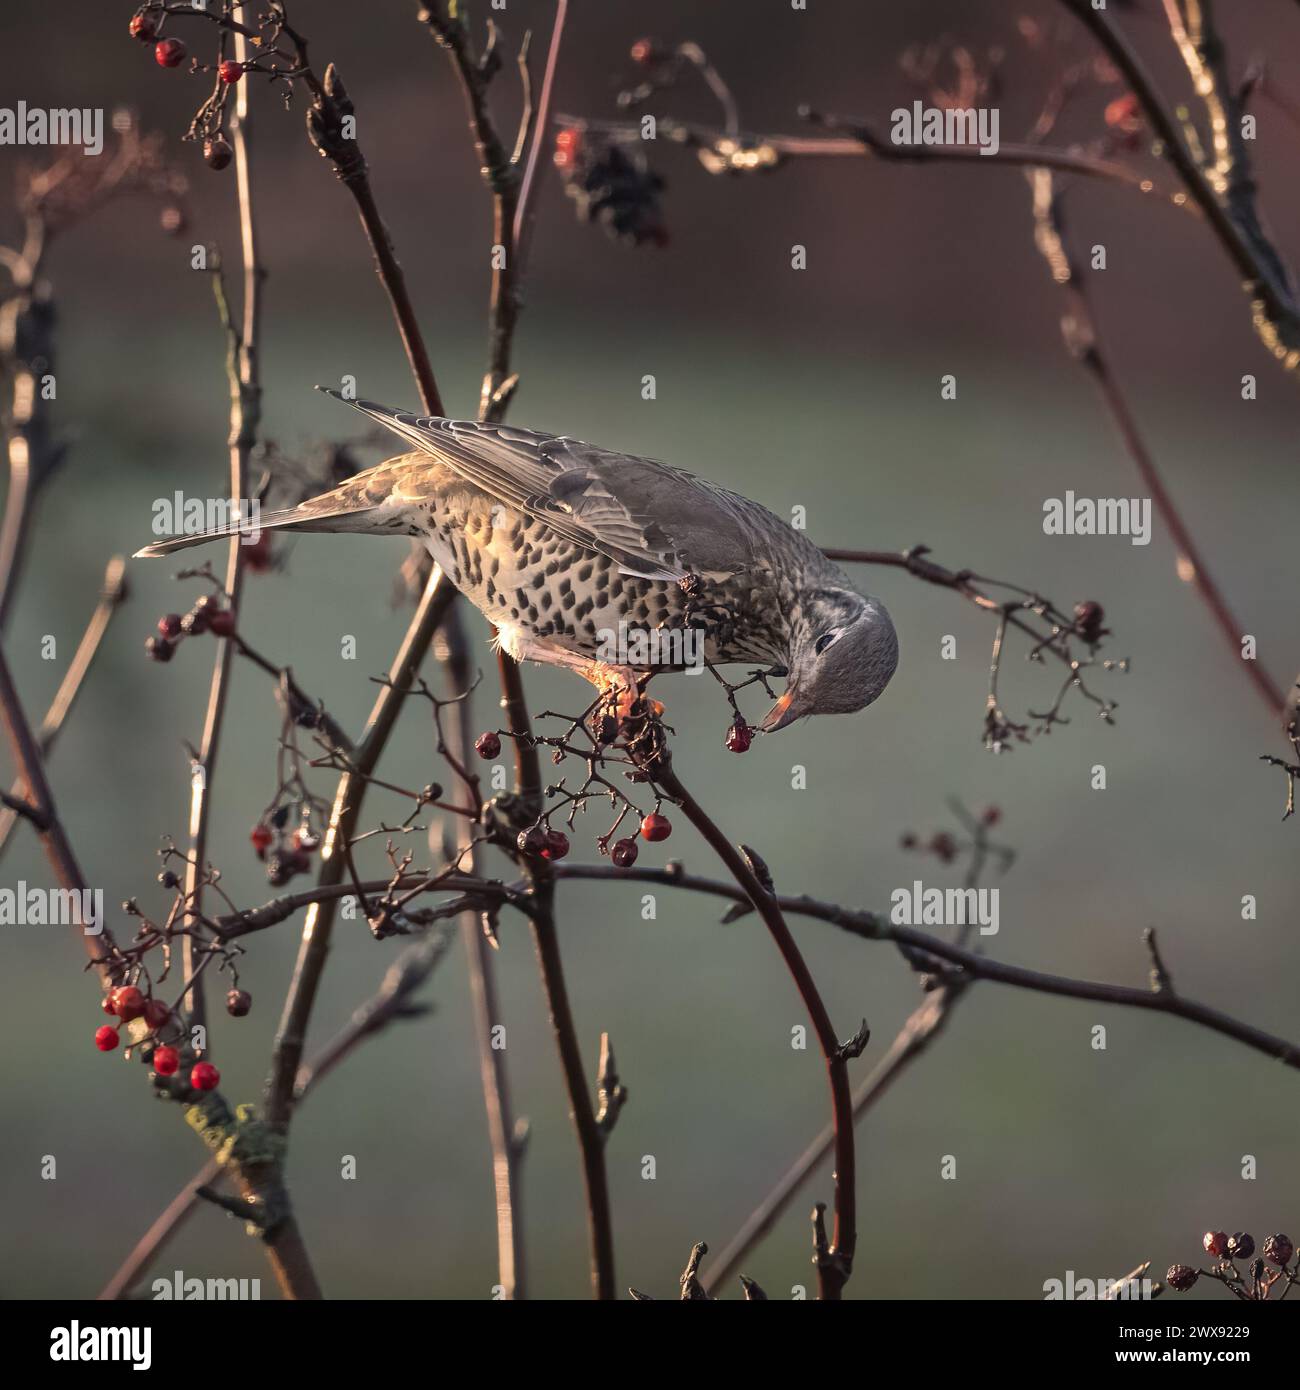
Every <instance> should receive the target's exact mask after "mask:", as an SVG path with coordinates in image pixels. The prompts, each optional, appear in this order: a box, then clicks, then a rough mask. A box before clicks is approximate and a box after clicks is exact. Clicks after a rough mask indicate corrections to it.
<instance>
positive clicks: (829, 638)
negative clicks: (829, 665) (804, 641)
mask: <svg viewBox="0 0 1300 1390" xmlns="http://www.w3.org/2000/svg"><path fill="white" fill-rule="evenodd" d="M839 635H840V634H839V633H838V632H823V633H822V635H821V636H820V637H819V638H818V639H817V641H816V642H815V643H814V644H813V651H815V652H816V653H817V655H818V656H820V655H821V654H822V653H823V652H824V651H825V650H826V648H827V647H829V646H830V645H831V643H832V642H834V641H835V639H836V638H837V637H838V636H839Z"/></svg>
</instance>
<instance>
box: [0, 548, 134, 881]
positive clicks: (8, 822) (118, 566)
mask: <svg viewBox="0 0 1300 1390" xmlns="http://www.w3.org/2000/svg"><path fill="white" fill-rule="evenodd" d="M126 593H127V587H126V561H125V559H124V558H123V557H122V556H121V555H115V556H114V557H113V558H112V559H111V560H110V561H109V562H108V568H107V569H106V570H105V571H104V582H103V585H102V587H101V589H100V594H99V602H98V603H97V604H96V605H95V611H94V612H93V613H92V614H91V616H90V622H89V623H87V625H86V630H85V632H84V633H82V636H81V641H80V642H79V643H78V644H77V650H76V652H75V653H74V654H73V657H72V662H71V664H70V665H69V667H68V669H67V671H66V672H64V676H63V679H62V681H60V682H59V688H58V690H57V691H55V694H54V699H53V700H51V701H50V705H49V708H48V709H47V710H46V711H45V718H44V719H42V720H41V727H40V728H39V729H38V730H37V731H36V745H37V748H38V749H39V750H40V754H41V758H42V759H47V758H48V757H49V755H50V750H51V749H52V748H53V747H54V743H55V740H56V739H57V738H58V736H59V733H60V731H61V730H62V728H63V724H64V721H65V720H66V719H67V717H68V715H69V714H70V713H71V712H72V707H73V705H74V704H75V703H76V700H77V696H78V695H79V694H80V693H81V689H82V686H83V685H84V684H85V680H86V676H87V674H88V672H89V671H90V667H91V664H92V663H93V662H94V660H95V655H96V653H97V652H98V651H99V646H100V643H101V642H102V641H103V640H104V636H105V634H106V633H107V632H108V626H109V624H110V623H111V622H112V620H113V615H114V614H115V613H116V612H117V610H118V609H119V608H120V607H121V606H122V603H123V602H124V601H125V599H126ZM9 791H10V795H11V796H19V795H21V793H22V782H21V781H15V782H14V784H13V786H12V787H10V789H9ZM14 820H15V816H14V812H13V811H11V810H6V811H5V812H3V813H2V814H0V853H3V851H4V847H5V845H6V844H7V843H8V840H9V834H10V831H12V830H13V827H14Z"/></svg>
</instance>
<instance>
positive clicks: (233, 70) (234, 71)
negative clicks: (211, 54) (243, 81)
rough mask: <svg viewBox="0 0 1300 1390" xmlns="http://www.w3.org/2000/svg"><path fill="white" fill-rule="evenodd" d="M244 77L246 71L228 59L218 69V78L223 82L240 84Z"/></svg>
mask: <svg viewBox="0 0 1300 1390" xmlns="http://www.w3.org/2000/svg"><path fill="white" fill-rule="evenodd" d="M243 75H244V69H243V68H242V67H241V66H240V65H239V64H238V63H236V62H235V61H234V60H233V59H230V58H227V59H226V61H225V62H224V63H222V64H221V66H220V67H219V68H218V69H217V76H218V77H219V78H220V79H221V80H222V81H223V82H238V81H239V79H240V78H241V77H243Z"/></svg>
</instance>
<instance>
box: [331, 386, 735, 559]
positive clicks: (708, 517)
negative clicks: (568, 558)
mask: <svg viewBox="0 0 1300 1390" xmlns="http://www.w3.org/2000/svg"><path fill="white" fill-rule="evenodd" d="M328 394H330V395H332V396H335V397H336V399H339V400H345V399H346V398H345V397H342V396H339V395H338V393H337V392H334V391H330V392H329V393H328ZM347 404H349V405H352V406H355V407H356V408H357V409H358V410H361V411H363V412H364V413H365V414H367V415H369V416H370V417H371V418H372V419H374V420H377V421H379V423H380V424H382V425H384V426H386V427H387V428H388V429H390V430H392V431H393V433H394V434H397V435H400V436H401V437H402V438H403V439H405V440H406V441H407V442H408V443H409V444H411V445H412V446H413V447H414V448H416V449H418V450H419V451H421V452H422V453H426V454H429V455H431V456H432V457H434V458H436V459H438V460H440V461H441V462H442V463H444V464H445V465H446V466H447V467H448V468H450V469H451V470H452V471H453V472H455V473H457V474H459V475H460V476H461V477H462V478H464V479H465V480H466V481H467V482H470V483H472V484H474V486H476V487H478V488H480V489H481V490H482V491H483V492H485V493H487V494H488V496H489V497H493V498H495V499H496V500H498V501H500V502H503V503H505V504H507V505H508V506H510V507H513V508H516V509H517V510H519V511H522V512H524V513H526V514H527V515H529V516H533V517H537V518H538V519H539V520H541V521H543V522H545V524H546V525H547V526H548V527H549V528H550V529H551V530H552V531H554V532H555V533H556V535H558V536H562V537H563V538H564V539H565V540H568V541H571V542H573V543H575V544H577V545H581V546H584V547H586V548H587V549H589V550H595V551H597V552H599V553H600V554H603V555H608V556H609V558H610V559H611V560H613V561H614V562H615V563H616V564H617V565H618V566H619V568H620V569H622V570H623V571H624V572H625V573H628V574H633V575H637V576H640V577H641V578H644V579H683V578H685V577H686V575H688V574H692V573H695V574H701V575H706V576H712V577H720V576H723V575H728V574H735V573H737V572H738V571H740V570H742V569H744V568H745V567H746V566H747V565H748V564H749V563H750V562H751V560H752V539H753V535H752V531H751V529H750V528H749V527H748V526H747V525H746V523H745V511H746V509H747V508H752V507H753V505H754V504H753V503H749V502H746V501H745V499H743V498H741V497H738V496H736V495H735V494H734V493H730V492H727V491H726V490H725V489H724V488H720V487H716V486H715V485H714V484H712V483H709V482H707V481H705V480H704V479H702V478H696V477H693V476H692V475H691V474H689V473H683V472H682V471H681V470H680V469H677V468H670V467H668V465H667V464H663V463H658V462H656V461H655V460H653V459H643V458H635V457H632V456H631V455H628V454H617V453H612V452H611V451H610V450H608V449H600V448H597V447H596V446H595V445H592V444H584V443H582V442H581V441H580V440H577V439H569V438H567V437H566V436H564V435H552V434H537V433H535V432H534V431H532V430H524V429H516V428H515V427H514V426H511V425H491V424H482V423H480V422H478V421H473V420H447V419H442V418H440V417H438V416H417V415H409V414H404V413H403V412H401V411H396V410H390V409H388V407H386V406H382V405H376V404H375V403H374V402H373V401H356V400H349V401H347Z"/></svg>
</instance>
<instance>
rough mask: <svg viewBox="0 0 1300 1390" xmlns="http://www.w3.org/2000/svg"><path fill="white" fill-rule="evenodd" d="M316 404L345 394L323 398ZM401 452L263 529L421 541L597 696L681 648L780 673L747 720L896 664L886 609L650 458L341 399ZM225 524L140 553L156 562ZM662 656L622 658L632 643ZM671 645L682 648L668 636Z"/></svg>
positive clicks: (816, 554) (528, 652)
mask: <svg viewBox="0 0 1300 1390" xmlns="http://www.w3.org/2000/svg"><path fill="white" fill-rule="evenodd" d="M329 394H330V395H334V396H336V398H337V399H340V400H342V399H344V398H343V397H341V396H338V395H337V393H336V392H330V393H329ZM348 404H351V405H354V406H355V407H356V408H357V409H358V410H361V411H364V412H365V414H367V415H369V416H370V417H371V418H372V419H374V420H378V421H379V422H380V423H381V424H383V425H385V426H387V427H388V428H389V429H390V430H392V431H393V432H394V433H395V434H397V435H400V436H401V437H402V438H403V439H404V440H406V441H407V443H408V444H410V445H411V446H412V452H410V453H405V454H401V455H399V456H398V457H396V458H392V459H389V460H388V461H387V462H386V463H381V464H379V465H377V466H376V467H374V468H370V469H367V470H366V471H365V472H364V473H358V474H357V475H356V476H355V477H354V478H349V479H348V480H347V481H346V482H344V483H342V484H340V485H339V486H338V487H336V488H334V489H333V491H331V492H327V493H324V494H323V495H322V496H320V497H314V498H312V499H310V500H309V501H306V502H303V503H302V504H301V505H299V506H297V507H293V508H290V509H288V510H285V511H274V512H270V513H267V514H264V515H263V516H261V517H260V518H258V521H257V524H258V526H260V527H263V528H291V529H294V530H298V531H355V532H361V533H363V534H366V535H376V536H413V537H416V538H418V539H419V540H421V541H423V542H424V544H425V545H426V546H427V547H428V549H429V553H430V554H431V555H432V556H433V558H434V560H436V561H437V563H438V564H439V565H441V567H442V569H443V571H444V573H445V574H446V576H447V578H448V579H450V580H451V582H452V583H453V584H454V585H455V586H456V588H457V589H459V590H460V591H461V593H463V594H464V595H465V597H466V598H468V599H469V600H470V602H471V603H473V604H474V606H475V607H476V608H478V609H479V610H480V612H482V613H483V614H484V616H485V617H486V618H487V619H488V620H489V621H490V622H491V623H492V624H493V625H494V626H495V627H496V630H497V634H498V641H499V643H500V645H501V646H502V647H503V648H504V649H505V651H507V652H508V653H509V654H510V655H511V656H512V657H514V658H515V659H516V660H518V661H541V662H548V663H551V664H554V665H559V666H564V667H568V668H569V669H571V670H574V671H576V672H578V673H579V674H581V675H583V676H585V677H586V678H587V679H588V680H590V681H592V682H593V683H594V684H596V685H598V686H602V687H605V686H609V685H617V686H620V687H621V688H622V689H624V690H626V689H627V688H628V684H629V681H630V680H631V679H632V677H633V674H634V672H644V670H646V669H654V668H656V667H657V668H662V667H664V666H667V667H669V668H670V669H681V667H682V665H683V664H684V662H683V661H682V660H681V657H680V653H682V652H683V651H699V652H700V655H701V656H702V658H703V660H705V661H708V662H714V663H726V662H737V661H742V662H757V663H761V664H763V665H770V666H773V667H775V668H777V670H778V673H779V674H784V675H786V676H787V677H788V681H787V685H786V690H785V693H784V694H783V695H782V696H781V698H780V699H779V700H778V701H777V702H776V704H775V705H774V706H773V707H772V709H771V710H769V711H768V713H767V715H766V716H765V717H764V719H763V720H762V722H761V724H760V725H759V727H760V728H762V729H763V730H765V731H768V732H772V731H774V730H776V729H782V728H785V727H786V725H788V724H791V723H793V722H794V721H795V720H796V719H801V718H803V717H804V716H805V715H810V714H845V713H850V712H852V711H854V710H860V709H863V708H864V707H865V706H867V705H869V704H870V703H871V702H872V701H873V700H874V699H875V698H876V697H877V696H878V695H879V694H880V692H881V691H882V690H884V688H885V686H886V685H887V684H888V683H889V679H890V677H891V676H892V675H893V674H894V669H895V667H896V666H897V664H898V639H897V637H896V635H895V633H894V625H893V623H892V622H891V621H890V618H889V614H888V613H887V612H886V611H885V608H884V605H883V604H882V603H880V601H879V600H878V599H874V598H870V597H866V596H864V595H862V594H860V593H858V592H857V591H856V590H855V589H854V588H853V586H852V584H850V582H849V580H848V578H847V577H846V576H845V574H844V573H843V572H842V571H841V570H840V569H839V568H838V567H837V566H836V565H834V564H832V563H831V561H829V560H828V559H827V558H826V557H825V556H824V555H823V554H822V552H821V551H820V550H818V549H817V547H816V546H815V545H813V544H812V543H811V542H810V541H809V540H807V539H806V538H805V536H804V535H803V534H802V533H801V532H800V531H797V530H796V529H794V528H793V527H792V526H790V525H788V524H787V523H786V522H784V521H782V520H780V519H779V518H778V517H776V516H774V515H773V514H772V513H771V512H769V511H768V510H767V509H766V508H765V507H761V506H759V504H758V503H757V502H751V501H750V500H749V499H748V498H747V497H741V496H739V495H738V494H736V493H734V492H728V491H727V490H726V489H725V488H721V487H718V486H717V485H716V484H714V483H711V482H708V481H706V480H705V479H703V478H696V477H693V476H692V475H691V474H689V473H685V472H683V471H682V470H681V469H678V468H670V467H669V466H668V465H667V464H663V463H657V462H655V461H654V460H652V459H644V458H634V457H631V456H629V455H627V454H618V453H613V452H611V451H610V450H608V449H601V448H597V447H596V446H595V445H592V444H583V443H581V442H580V441H579V440H576V439H570V438H568V437H567V436H564V435H551V434H536V433H534V432H533V431H532V430H524V429H517V428H515V427H514V426H512V425H488V424H481V423H478V422H475V421H467V420H446V419H440V418H436V417H435V418H428V417H421V416H417V415H409V414H404V413H402V412H400V411H395V410H389V409H387V408H386V407H385V406H381V405H375V404H374V403H372V402H370V401H350V402H348ZM238 529H239V525H238V524H235V525H231V526H227V527H223V528H219V529H217V530H213V531H208V532H204V533H202V534H200V535H187V536H177V537H175V538H172V539H169V540H163V541H158V542H156V543H155V544H153V545H148V546H145V548H144V549H143V550H140V551H138V552H137V554H139V555H141V556H158V555H168V554H170V553H171V552H172V551H174V550H182V549H184V548H185V547H187V546H191V545H200V544H202V543H204V542H205V541H209V540H214V539H216V538H217V537H219V536H223V535H230V534H232V533H233V532H235V531H237V530H238ZM638 633H639V634H642V635H643V636H646V635H649V634H653V635H654V638H655V639H656V640H653V641H651V642H650V643H649V644H648V646H647V644H646V643H645V642H642V644H641V645H642V650H647V649H648V650H649V651H651V652H654V653H660V654H663V653H667V655H666V656H664V658H663V659H662V660H655V659H654V658H652V659H651V660H650V661H647V662H644V663H642V661H641V657H640V656H639V655H638V656H634V657H633V658H632V659H630V660H629V659H628V657H627V656H626V654H625V653H626V650H627V649H628V648H630V647H632V646H634V645H635V643H633V642H630V641H629V642H627V645H626V647H618V648H617V653H623V654H622V655H619V654H617V653H616V651H615V648H614V647H612V646H611V644H612V643H615V644H616V643H617V641H618V639H619V637H622V638H624V639H625V640H626V639H627V637H628V635H629V634H638ZM674 634H676V636H677V637H678V639H679V641H678V642H677V643H676V644H674V643H673V642H672V641H670V640H665V639H667V638H671V637H672V636H673V635H674Z"/></svg>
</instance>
